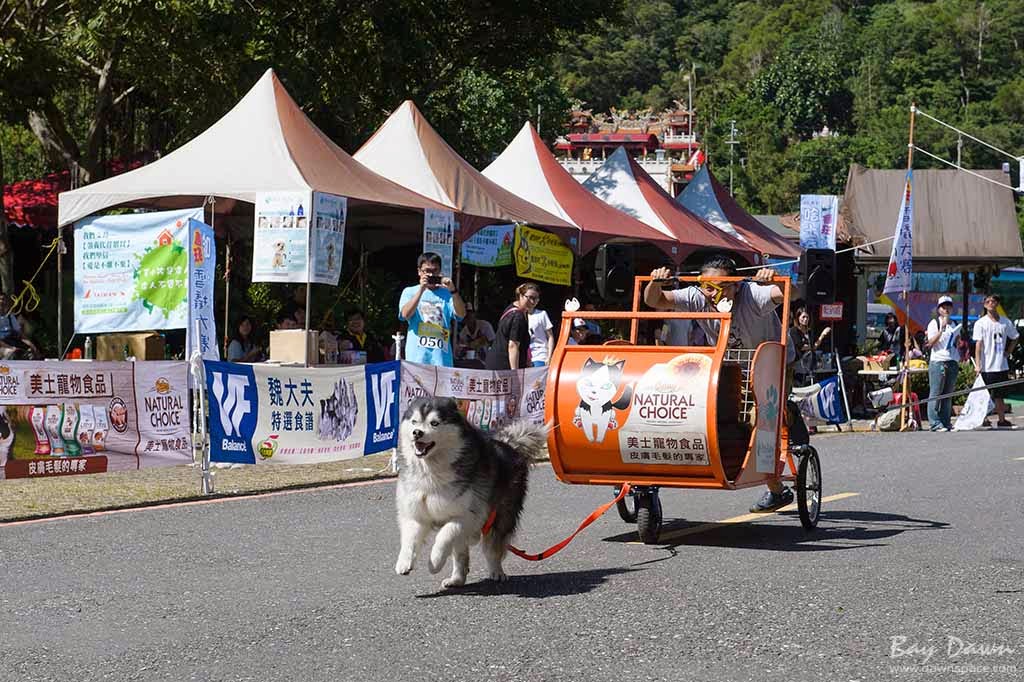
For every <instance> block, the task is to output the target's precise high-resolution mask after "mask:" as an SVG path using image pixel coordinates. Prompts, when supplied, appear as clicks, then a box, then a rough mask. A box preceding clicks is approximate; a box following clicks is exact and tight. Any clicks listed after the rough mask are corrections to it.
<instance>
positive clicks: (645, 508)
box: [636, 488, 661, 545]
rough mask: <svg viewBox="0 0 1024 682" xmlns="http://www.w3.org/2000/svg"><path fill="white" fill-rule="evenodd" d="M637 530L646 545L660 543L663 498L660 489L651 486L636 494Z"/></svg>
mask: <svg viewBox="0 0 1024 682" xmlns="http://www.w3.org/2000/svg"><path fill="white" fill-rule="evenodd" d="M636 532H637V533H638V534H639V535H640V540H642V541H643V543H644V544H645V545H656V544H658V536H659V535H660V534H661V498H659V497H658V489H657V488H651V489H649V490H644V491H643V492H638V493H637V494H636Z"/></svg>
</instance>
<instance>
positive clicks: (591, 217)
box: [483, 122, 694, 263]
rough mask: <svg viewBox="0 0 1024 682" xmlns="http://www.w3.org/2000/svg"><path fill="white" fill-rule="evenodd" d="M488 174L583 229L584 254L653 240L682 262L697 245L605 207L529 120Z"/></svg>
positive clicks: (502, 184) (503, 185) (512, 190)
mask: <svg viewBox="0 0 1024 682" xmlns="http://www.w3.org/2000/svg"><path fill="white" fill-rule="evenodd" d="M483 174H484V175H485V176H486V177H488V178H490V179H491V180H493V181H494V182H496V183H498V184H499V185H501V186H502V187H504V188H505V189H507V190H508V191H510V192H512V193H513V194H516V195H518V196H520V197H522V198H523V199H526V200H527V201H530V202H532V203H533V204H536V205H537V206H540V207H541V208H543V209H544V210H545V211H548V212H549V213H552V214H554V215H556V216H558V217H559V218H562V219H563V220H565V221H566V222H568V223H570V224H572V225H575V226H576V227H578V228H580V231H581V236H582V238H581V243H580V254H581V255H582V254H585V253H588V252H589V251H590V250H591V249H594V248H596V247H597V246H599V245H600V244H602V243H604V242H608V241H615V240H631V241H645V242H650V243H652V244H654V245H656V246H658V247H659V248H660V249H662V250H663V251H664V252H665V253H666V254H668V255H669V257H670V258H672V260H673V261H675V262H676V263H678V262H680V261H682V260H683V259H684V258H685V257H686V256H687V255H688V254H689V253H690V252H691V251H693V250H694V249H693V245H690V244H681V243H679V242H678V241H676V239H675V238H672V237H668V236H666V235H665V234H663V233H661V232H659V231H658V230H656V229H654V228H653V227H650V226H649V225H645V224H644V223H642V222H640V221H639V220H637V219H636V218H633V217H632V216H629V215H626V214H625V213H623V212H622V211H619V210H617V209H615V208H613V207H611V206H609V205H608V204H606V203H604V202H603V201H601V200H600V199H598V198H597V197H595V196H594V195H593V194H591V193H590V192H588V191H587V190H586V189H584V188H583V186H582V185H581V184H580V183H578V182H577V181H576V180H575V179H574V178H573V177H572V176H571V175H570V174H569V172H568V171H566V170H565V168H563V167H562V165H561V164H559V163H558V161H557V160H556V159H555V157H554V155H553V154H552V153H551V152H550V151H549V150H548V148H547V145H545V144H544V141H543V140H542V139H541V138H540V136H539V135H538V134H537V131H536V130H534V128H533V125H532V124H530V123H529V122H527V123H526V124H525V125H524V126H523V128H522V130H520V131H519V134H518V135H516V136H515V138H514V139H513V140H512V142H510V143H509V145H508V147H506V148H505V151H503V152H502V153H501V155H499V156H498V158H496V159H495V160H494V162H493V163H491V165H489V166H488V167H487V168H485V169H484V171H483Z"/></svg>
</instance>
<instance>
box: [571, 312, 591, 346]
mask: <svg viewBox="0 0 1024 682" xmlns="http://www.w3.org/2000/svg"><path fill="white" fill-rule="evenodd" d="M589 335H590V329H588V328H587V322H586V320H581V319H580V318H578V317H577V318H576V319H574V320H573V321H572V329H571V330H570V331H569V340H568V341H567V342H566V343H567V344H568V345H570V346H578V345H581V344H583V343H584V342H585V341H586V340H587V336H589Z"/></svg>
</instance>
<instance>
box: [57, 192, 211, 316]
mask: <svg viewBox="0 0 1024 682" xmlns="http://www.w3.org/2000/svg"><path fill="white" fill-rule="evenodd" d="M202 218H203V209H201V208H194V209H186V210H182V211H161V212H158V213H139V214H131V215H116V216H99V217H95V218H86V219H84V220H81V221H79V222H78V223H76V224H75V333H76V334H97V333H104V332H129V331H148V330H151V329H184V328H185V326H186V325H187V323H188V314H189V307H188V280H189V257H188V253H189V252H188V245H189V229H188V223H189V220H190V219H194V220H199V221H201V220H202Z"/></svg>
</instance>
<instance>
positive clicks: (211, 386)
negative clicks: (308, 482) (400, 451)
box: [204, 362, 400, 464]
mask: <svg viewBox="0 0 1024 682" xmlns="http://www.w3.org/2000/svg"><path fill="white" fill-rule="evenodd" d="M204 364H205V366H206V388H207V394H208V396H209V402H210V459H211V461H214V462H235V463H241V464H259V463H291V464H303V463H309V462H327V461H331V460H338V459H352V458H355V457H361V456H362V455H364V454H366V455H369V454H373V453H375V452H381V451H383V450H388V449H391V448H393V447H394V446H395V442H396V436H397V433H398V418H399V414H398V381H399V377H398V374H399V367H400V363H398V362H382V363H377V364H372V365H355V366H350V367H306V368H304V367H285V366H277V365H243V364H235V363H228V362H206V363H204Z"/></svg>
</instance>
